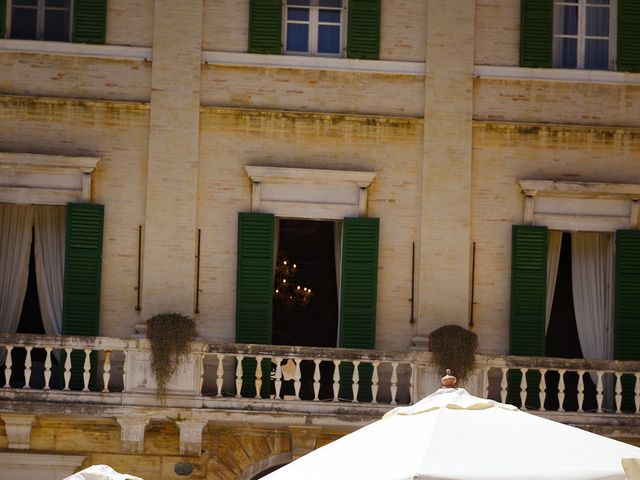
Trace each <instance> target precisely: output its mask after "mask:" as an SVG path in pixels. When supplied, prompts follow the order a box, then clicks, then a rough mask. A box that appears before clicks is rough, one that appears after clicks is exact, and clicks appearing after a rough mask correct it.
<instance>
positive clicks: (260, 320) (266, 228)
mask: <svg viewBox="0 0 640 480" xmlns="http://www.w3.org/2000/svg"><path fill="white" fill-rule="evenodd" d="M274 224H275V218H274V216H273V215H271V214H268V213H240V214H239V215H238V273H237V275H238V277H237V286H236V341H237V342H238V343H257V344H270V343H271V336H272V321H273V275H274V263H273V241H274V239H273V233H274ZM270 365H271V361H270V360H269V359H264V360H263V363H262V382H263V383H262V385H263V389H262V394H263V395H268V392H269V389H270V382H269V374H270V372H271V368H270ZM242 369H243V373H244V378H246V379H247V381H246V382H243V384H242V389H241V394H242V396H243V397H253V396H254V395H255V383H254V381H255V372H256V361H255V360H253V359H246V360H243V361H242Z"/></svg>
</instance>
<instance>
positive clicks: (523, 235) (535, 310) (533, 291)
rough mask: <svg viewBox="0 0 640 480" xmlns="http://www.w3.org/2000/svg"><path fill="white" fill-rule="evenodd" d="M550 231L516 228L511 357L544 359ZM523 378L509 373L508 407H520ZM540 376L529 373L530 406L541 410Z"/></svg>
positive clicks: (532, 227)
mask: <svg viewBox="0 0 640 480" xmlns="http://www.w3.org/2000/svg"><path fill="white" fill-rule="evenodd" d="M547 236H548V230H547V227H534V226H530V225H514V226H513V227H512V245H511V321H510V347H509V348H510V354H511V355H529V356H541V357H542V356H544V354H545V338H546V334H545V317H546V299H547V245H548V240H547ZM521 376H522V374H521V373H520V372H518V371H510V372H509V376H508V383H509V389H508V391H509V396H508V398H509V403H513V404H515V405H518V406H519V405H520V379H521ZM540 378H541V377H540V373H539V372H528V373H527V385H528V388H527V392H528V394H527V406H528V407H529V408H538V407H539V406H540V404H539V396H538V388H539V384H540Z"/></svg>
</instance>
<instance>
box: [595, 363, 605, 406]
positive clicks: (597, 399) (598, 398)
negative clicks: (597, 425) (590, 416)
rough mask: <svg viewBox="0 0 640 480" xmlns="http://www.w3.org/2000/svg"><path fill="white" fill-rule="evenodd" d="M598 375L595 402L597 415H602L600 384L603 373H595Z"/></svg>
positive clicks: (601, 387)
mask: <svg viewBox="0 0 640 480" xmlns="http://www.w3.org/2000/svg"><path fill="white" fill-rule="evenodd" d="M597 374H598V382H597V385H596V402H597V403H598V410H597V411H598V413H602V400H603V399H604V395H603V393H602V392H603V391H604V387H603V384H602V375H603V374H604V372H603V371H602V370H598V371H597Z"/></svg>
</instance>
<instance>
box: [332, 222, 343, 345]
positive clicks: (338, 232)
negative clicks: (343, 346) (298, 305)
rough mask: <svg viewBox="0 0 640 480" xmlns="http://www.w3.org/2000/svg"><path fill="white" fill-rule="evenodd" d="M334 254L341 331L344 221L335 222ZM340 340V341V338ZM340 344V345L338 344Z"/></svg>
mask: <svg viewBox="0 0 640 480" xmlns="http://www.w3.org/2000/svg"><path fill="white" fill-rule="evenodd" d="M333 254H334V257H335V260H336V291H337V294H338V332H339V331H340V283H341V280H342V222H340V221H336V222H333ZM338 341H340V340H339V339H338ZM338 346H339V345H338Z"/></svg>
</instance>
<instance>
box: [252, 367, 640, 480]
mask: <svg viewBox="0 0 640 480" xmlns="http://www.w3.org/2000/svg"><path fill="white" fill-rule="evenodd" d="M445 378H446V377H445ZM625 458H636V459H637V458H640V448H637V447H634V446H632V445H628V444H626V443H622V442H618V441H616V440H612V439H610V438H606V437H602V436H600V435H596V434H593V433H589V432H586V431H584V430H580V429H578V428H574V427H570V426H567V425H563V424H561V423H558V422H554V421H551V420H547V419H544V418H541V417H537V416H535V415H531V414H529V413H525V412H522V411H520V410H518V409H517V408H516V407H514V406H512V405H506V404H503V403H498V402H494V401H492V400H485V399H482V398H478V397H474V396H472V395H470V394H469V393H467V391H466V390H464V389H462V388H442V389H440V390H438V391H437V392H435V393H434V394H432V395H430V396H428V397H427V398H425V399H423V400H421V401H420V402H418V403H416V404H415V405H412V406H408V407H400V408H395V409H394V410H391V411H390V412H388V413H387V414H386V415H385V416H384V417H383V418H382V419H381V420H378V421H377V422H374V423H372V424H371V425H368V426H366V427H363V428H361V429H359V430H357V431H355V432H353V433H351V434H349V435H346V436H344V437H342V438H340V439H338V440H336V441H334V442H332V443H330V444H329V445H326V446H324V447H322V448H319V449H318V450H315V451H313V452H311V453H309V454H307V455H305V456H303V457H301V458H299V459H298V460H296V461H294V462H292V463H290V464H288V465H286V466H284V467H282V468H280V469H279V470H277V471H275V472H273V473H271V474H269V475H267V476H265V477H263V478H264V479H265V480H285V479H286V480H299V479H305V480H314V479H318V480H320V479H322V480H326V479H358V480H404V479H411V480H413V479H416V480H418V479H421V480H502V479H505V480H506V479H509V480H529V479H531V480H534V479H535V480H545V479H556V480H618V479H620V480H624V479H626V478H630V479H631V478H634V477H632V476H631V475H630V476H629V477H626V476H625V471H624V470H623V466H622V459H625ZM633 463H634V462H633V461H631V462H627V464H628V465H632V464H633ZM629 470H631V468H630V469H629ZM636 478H637V477H636Z"/></svg>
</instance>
